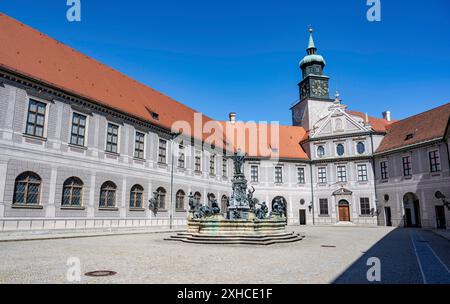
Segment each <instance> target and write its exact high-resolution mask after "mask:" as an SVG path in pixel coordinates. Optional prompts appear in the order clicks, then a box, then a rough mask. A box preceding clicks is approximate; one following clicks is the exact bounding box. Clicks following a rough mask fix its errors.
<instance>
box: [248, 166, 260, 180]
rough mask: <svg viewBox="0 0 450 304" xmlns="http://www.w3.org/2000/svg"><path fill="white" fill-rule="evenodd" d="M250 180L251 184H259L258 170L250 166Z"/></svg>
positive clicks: (256, 167)
mask: <svg viewBox="0 0 450 304" xmlns="http://www.w3.org/2000/svg"><path fill="white" fill-rule="evenodd" d="M250 180H251V181H252V183H257V182H259V168H258V166H251V167H250Z"/></svg>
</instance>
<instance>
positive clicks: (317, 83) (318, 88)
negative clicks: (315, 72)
mask: <svg viewBox="0 0 450 304" xmlns="http://www.w3.org/2000/svg"><path fill="white" fill-rule="evenodd" d="M311 91H312V93H313V95H314V96H320V97H326V96H328V85H327V83H326V82H325V81H321V80H317V79H314V80H312V81H311Z"/></svg>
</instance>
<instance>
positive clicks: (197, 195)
mask: <svg viewBox="0 0 450 304" xmlns="http://www.w3.org/2000/svg"><path fill="white" fill-rule="evenodd" d="M201 200H202V195H201V194H200V192H195V193H194V202H195V203H197V204H201V202H200V201H201Z"/></svg>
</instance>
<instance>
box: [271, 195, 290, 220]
mask: <svg viewBox="0 0 450 304" xmlns="http://www.w3.org/2000/svg"><path fill="white" fill-rule="evenodd" d="M278 199H281V200H282V201H283V203H284V210H283V211H284V216H285V217H287V212H286V210H287V201H286V199H285V198H284V197H282V196H277V197H274V199H273V200H272V210H273V204H275V202H276V201H277V200H278Z"/></svg>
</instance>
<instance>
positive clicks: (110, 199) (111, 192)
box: [99, 181, 117, 207]
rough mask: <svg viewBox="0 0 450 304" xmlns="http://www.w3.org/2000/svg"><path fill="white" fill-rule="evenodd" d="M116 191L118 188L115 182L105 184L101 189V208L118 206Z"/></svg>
mask: <svg viewBox="0 0 450 304" xmlns="http://www.w3.org/2000/svg"><path fill="white" fill-rule="evenodd" d="M116 191H117V186H116V184H114V183H113V182H110V181H108V182H105V183H103V185H102V187H101V188H100V203H99V206H100V207H115V206H116Z"/></svg>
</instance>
